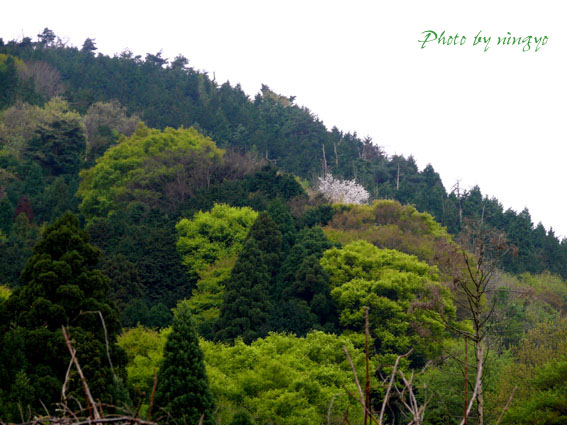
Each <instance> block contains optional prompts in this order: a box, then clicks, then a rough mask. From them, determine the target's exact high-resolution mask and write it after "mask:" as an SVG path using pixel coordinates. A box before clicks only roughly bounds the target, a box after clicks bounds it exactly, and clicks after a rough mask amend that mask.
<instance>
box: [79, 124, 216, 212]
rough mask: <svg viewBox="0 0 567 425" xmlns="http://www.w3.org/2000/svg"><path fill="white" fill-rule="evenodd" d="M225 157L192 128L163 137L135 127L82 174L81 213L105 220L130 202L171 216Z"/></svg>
mask: <svg viewBox="0 0 567 425" xmlns="http://www.w3.org/2000/svg"><path fill="white" fill-rule="evenodd" d="M223 153H224V151H222V150H220V149H218V148H217V147H216V146H215V143H214V142H213V141H212V140H211V139H209V138H206V137H205V136H203V135H201V134H200V133H199V132H198V131H197V130H195V129H194V128H188V129H183V128H181V129H179V130H174V129H172V128H166V129H165V130H164V131H163V132H162V131H159V130H154V129H149V128H147V127H146V126H145V125H143V124H140V125H139V126H138V129H137V130H136V132H135V133H134V134H133V135H132V136H131V137H130V138H125V137H123V138H121V140H120V142H119V143H118V145H116V146H114V147H112V148H111V149H109V150H107V151H106V152H105V154H104V156H102V157H101V158H100V159H99V160H97V163H96V165H95V166H94V167H92V168H90V169H89V170H85V171H83V172H81V184H80V186H79V191H78V193H77V194H78V196H79V197H80V198H81V200H82V201H81V204H80V206H79V208H80V210H81V212H82V213H83V214H84V215H85V216H86V217H88V218H89V219H92V218H93V217H107V216H108V215H109V213H110V212H112V211H117V210H119V209H120V208H121V207H123V206H125V205H127V204H128V203H130V202H132V201H141V202H143V203H145V204H147V205H149V206H151V207H157V208H160V209H164V210H173V211H175V210H176V209H177V207H178V205H179V203H180V202H182V201H183V200H185V199H187V198H188V197H190V196H191V195H192V194H193V193H194V192H195V190H197V189H199V188H203V187H206V186H207V185H208V184H209V182H210V178H211V172H212V170H213V167H214V165H215V164H217V163H220V161H221V160H222V156H223Z"/></svg>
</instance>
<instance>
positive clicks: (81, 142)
mask: <svg viewBox="0 0 567 425" xmlns="http://www.w3.org/2000/svg"><path fill="white" fill-rule="evenodd" d="M58 102H59V103H58ZM46 108H49V109H48V111H49V112H50V115H51V116H50V117H49V119H48V120H47V122H44V123H41V124H40V126H39V128H38V129H37V131H36V133H35V134H34V136H33V137H32V138H31V140H30V141H29V143H28V145H27V148H26V150H25V152H24V157H25V158H29V159H32V160H34V161H37V162H38V163H39V164H40V165H41V166H42V167H43V168H45V169H46V170H47V171H48V173H49V175H51V176H59V175H64V174H68V175H75V174H77V173H78V172H79V169H80V168H81V163H82V161H83V158H84V155H85V151H86V147H87V144H86V142H87V139H86V134H85V127H84V124H83V123H82V122H81V116H80V115H79V114H78V113H76V112H72V111H69V109H68V105H67V104H66V103H65V102H63V101H60V100H54V101H51V102H50V104H48V105H46Z"/></svg>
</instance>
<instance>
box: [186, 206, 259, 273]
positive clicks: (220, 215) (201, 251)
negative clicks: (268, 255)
mask: <svg viewBox="0 0 567 425" xmlns="http://www.w3.org/2000/svg"><path fill="white" fill-rule="evenodd" d="M257 216H258V213H257V212H255V211H254V210H252V209H251V208H247V207H243V208H234V207H230V206H228V205H224V204H215V206H214V207H213V208H212V209H211V210H210V211H209V212H201V211H200V212H198V213H197V214H195V216H194V217H193V218H192V219H191V220H188V219H186V218H184V219H182V220H181V221H179V223H177V225H176V226H175V229H176V230H177V233H178V234H179V240H178V241H177V250H178V251H179V253H180V254H181V256H182V258H183V264H184V265H185V266H187V268H188V269H189V274H190V275H191V276H194V275H196V274H199V273H201V272H203V271H205V270H206V269H207V268H208V267H210V266H212V265H213V264H215V263H216V262H217V261H222V260H225V259H227V258H229V257H235V256H237V255H238V254H239V253H240V251H241V250H242V243H243V242H244V239H245V238H246V235H247V234H248V230H249V229H250V228H251V227H252V224H254V221H255V220H256V217H257Z"/></svg>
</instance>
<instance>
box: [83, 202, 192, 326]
mask: <svg viewBox="0 0 567 425" xmlns="http://www.w3.org/2000/svg"><path fill="white" fill-rule="evenodd" d="M176 221H177V220H176V219H174V218H171V217H167V216H164V215H162V214H161V212H159V211H155V210H150V209H149V208H148V207H147V206H145V205H144V204H141V203H131V204H129V205H128V207H126V208H125V209H124V210H121V211H117V212H115V213H113V214H112V215H111V216H110V217H108V218H105V219H100V218H96V219H93V221H92V222H91V223H90V224H89V225H88V230H89V233H90V235H91V238H92V241H93V244H95V245H96V246H98V247H99V248H101V249H102V250H104V254H105V257H104V264H105V265H104V267H105V268H106V269H107V270H108V268H107V267H108V265H109V264H112V263H114V264H116V262H119V261H121V260H123V259H124V258H125V259H126V260H127V261H128V262H129V263H131V265H132V269H131V270H130V271H131V272H132V273H134V270H135V275H134V274H132V273H130V271H129V270H128V269H129V267H128V263H125V264H124V266H125V269H124V270H123V271H124V272H125V273H122V272H119V269H113V270H115V271H116V272H118V273H114V271H113V272H112V273H111V278H112V279H113V283H111V287H114V288H118V287H119V286H120V281H121V280H123V279H128V275H129V274H130V276H131V277H132V278H133V279H134V281H133V282H131V283H133V284H134V287H132V286H131V287H130V289H133V290H135V287H136V286H138V284H137V282H136V280H137V279H139V281H138V282H139V285H140V286H141V288H143V295H144V297H143V298H144V300H143V301H145V303H147V305H149V307H148V309H149V308H151V306H153V305H155V304H158V303H160V302H161V303H163V304H165V306H166V307H168V308H171V307H174V306H175V304H176V302H177V301H178V300H180V299H183V298H186V297H188V296H189V294H190V293H191V289H192V287H193V282H191V280H190V279H189V278H188V275H187V273H186V271H185V268H184V267H183V265H182V264H181V257H180V255H179V253H178V252H177V250H176V249H175V243H176V242H177V235H176V232H175V223H176ZM115 256H118V258H117V259H115V260H112V257H115ZM136 275H137V278H136ZM121 276H122V277H121ZM130 289H128V290H127V291H125V292H122V293H120V291H119V292H118V293H117V294H116V295H117V296H122V295H124V298H122V300H121V302H122V303H129V302H130V301H131V300H132V299H136V297H134V298H132V297H131V296H132V295H134V293H135V291H132V290H130ZM123 305H124V304H123ZM136 323H137V321H134V322H133V323H131V322H130V324H131V325H135V324H136ZM141 323H144V324H146V325H150V323H149V322H147V321H145V320H144V321H142V322H141Z"/></svg>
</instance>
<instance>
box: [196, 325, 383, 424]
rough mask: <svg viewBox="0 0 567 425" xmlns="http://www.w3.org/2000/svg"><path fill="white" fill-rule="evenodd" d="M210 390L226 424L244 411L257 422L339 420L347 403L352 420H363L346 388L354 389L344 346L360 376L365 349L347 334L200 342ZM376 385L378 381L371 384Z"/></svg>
mask: <svg viewBox="0 0 567 425" xmlns="http://www.w3.org/2000/svg"><path fill="white" fill-rule="evenodd" d="M201 345H202V347H203V352H204V353H205V360H206V364H207V373H208V375H209V379H210V383H211V390H212V391H213V394H214V396H215V401H216V404H217V406H218V408H219V411H218V414H217V416H218V418H219V420H221V421H222V423H227V422H229V421H230V419H231V417H232V414H233V412H234V411H235V410H238V409H246V411H247V412H249V414H250V416H251V417H252V418H253V419H254V421H255V422H256V423H262V424H266V423H277V424H282V425H288V424H289V425H296V424H301V425H319V424H321V423H327V415H330V419H331V423H332V424H338V423H341V421H342V419H343V415H344V412H345V411H346V408H347V406H348V405H350V408H349V418H350V422H351V423H353V424H354V423H361V420H362V416H361V413H362V412H361V408H360V405H359V404H357V403H356V402H355V401H352V400H350V399H349V398H348V396H347V395H346V393H345V390H344V389H343V387H346V388H347V389H348V390H349V391H350V392H351V393H353V394H355V393H356V387H355V385H354V378H353V375H352V371H351V369H350V366H349V364H348V362H347V360H346V356H345V354H344V351H343V346H345V347H346V348H347V349H348V351H349V353H350V356H351V357H352V360H353V362H354V364H355V367H356V369H357V371H358V376H359V377H362V376H364V373H363V370H364V353H363V352H362V351H361V350H358V349H356V348H355V347H354V346H353V343H352V341H351V340H349V338H347V337H344V336H341V337H339V336H335V335H329V334H325V333H323V332H319V331H315V332H312V333H309V334H308V335H307V336H306V337H305V338H298V337H295V336H293V335H283V334H270V335H269V336H267V337H266V338H261V339H258V340H256V341H254V342H253V343H252V344H250V345H247V344H245V343H244V342H243V341H242V340H241V339H238V340H236V341H235V344H234V345H232V346H231V345H225V344H219V343H213V342H209V341H202V343H201ZM372 385H373V387H374V386H375V385H376V383H375V382H372Z"/></svg>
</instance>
